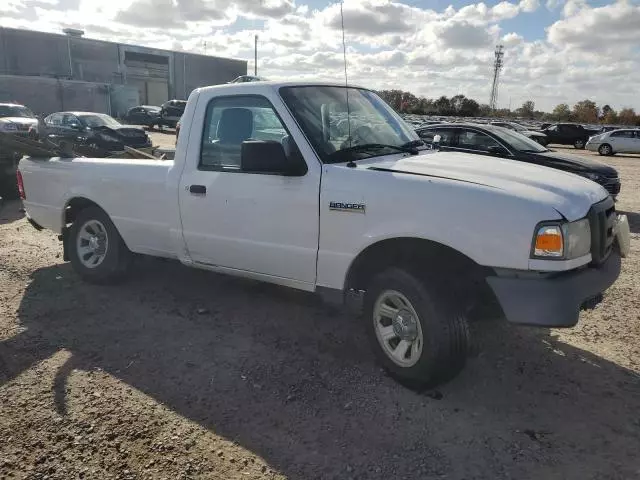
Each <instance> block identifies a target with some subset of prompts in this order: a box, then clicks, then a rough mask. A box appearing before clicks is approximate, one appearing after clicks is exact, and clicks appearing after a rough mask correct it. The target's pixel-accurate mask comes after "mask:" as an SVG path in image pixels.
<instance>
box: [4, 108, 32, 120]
mask: <svg viewBox="0 0 640 480" xmlns="http://www.w3.org/2000/svg"><path fill="white" fill-rule="evenodd" d="M2 117H23V118H35V115H34V114H33V112H32V111H31V110H29V109H28V108H27V107H23V106H21V105H0V118H2Z"/></svg>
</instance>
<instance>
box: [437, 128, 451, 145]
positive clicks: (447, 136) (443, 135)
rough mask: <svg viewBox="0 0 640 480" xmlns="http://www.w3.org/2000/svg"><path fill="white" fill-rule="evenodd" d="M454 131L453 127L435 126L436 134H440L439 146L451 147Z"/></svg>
mask: <svg viewBox="0 0 640 480" xmlns="http://www.w3.org/2000/svg"><path fill="white" fill-rule="evenodd" d="M455 134H456V131H455V130H454V129H453V128H437V129H436V135H440V146H442V147H451V146H453V137H454V136H455Z"/></svg>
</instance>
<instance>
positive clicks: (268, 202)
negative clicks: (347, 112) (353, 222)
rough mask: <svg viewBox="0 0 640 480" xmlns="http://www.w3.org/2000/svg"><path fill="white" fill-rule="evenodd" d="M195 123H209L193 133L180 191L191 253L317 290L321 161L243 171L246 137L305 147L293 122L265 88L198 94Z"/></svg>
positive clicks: (292, 150)
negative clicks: (288, 172) (289, 172)
mask: <svg viewBox="0 0 640 480" xmlns="http://www.w3.org/2000/svg"><path fill="white" fill-rule="evenodd" d="M193 124H194V125H202V124H204V131H199V132H196V131H194V132H191V134H190V139H191V140H193V139H195V142H194V143H196V145H193V144H191V143H190V144H189V149H188V153H187V155H188V156H187V160H186V161H187V165H186V166H185V171H184V173H183V175H182V178H181V180H180V191H179V199H180V214H181V219H182V229H183V237H184V240H185V242H186V247H187V249H188V252H189V256H190V257H191V259H192V260H193V261H194V262H196V263H197V264H201V265H204V266H209V267H214V268H216V269H222V270H224V269H230V270H233V271H235V272H247V273H251V274H252V275H251V276H256V277H259V278H262V279H265V280H270V281H273V282H275V283H282V284H287V285H290V286H296V287H298V288H303V289H307V290H312V289H313V288H314V283H315V278H316V257H317V252H318V230H319V189H320V173H321V169H320V165H319V164H310V165H309V164H308V165H307V172H306V174H304V175H302V176H288V177H287V176H282V175H278V174H269V173H268V172H267V173H260V174H258V173H245V172H243V171H242V157H241V151H242V143H243V142H244V141H245V140H249V139H254V140H265V141H280V142H281V143H282V144H283V145H284V146H285V151H286V152H287V151H288V153H289V154H290V155H300V154H299V151H298V149H297V147H296V146H295V142H294V141H293V138H292V136H291V134H290V133H289V132H290V130H289V127H288V126H286V125H285V124H284V122H283V121H282V119H281V118H280V117H279V116H278V114H277V112H276V110H275V109H274V108H273V106H272V104H271V102H270V101H269V100H268V99H267V98H266V97H263V96H257V95H234V96H228V97H214V98H212V99H210V100H209V101H208V102H207V100H206V99H200V100H199V102H198V106H197V107H196V113H195V117H194V119H193ZM200 139H202V140H201V141H200ZM299 158H300V159H301V160H300V161H304V159H302V156H301V155H300V157H299ZM267 277H268V278H267Z"/></svg>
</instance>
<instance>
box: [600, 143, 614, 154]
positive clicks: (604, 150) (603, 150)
mask: <svg viewBox="0 0 640 480" xmlns="http://www.w3.org/2000/svg"><path fill="white" fill-rule="evenodd" d="M598 153H599V154H600V155H603V156H605V157H608V156H610V155H613V148H611V145H609V144H608V143H603V144H602V145H600V146H599V147H598Z"/></svg>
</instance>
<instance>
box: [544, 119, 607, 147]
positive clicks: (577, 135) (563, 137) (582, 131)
mask: <svg viewBox="0 0 640 480" xmlns="http://www.w3.org/2000/svg"><path fill="white" fill-rule="evenodd" d="M542 133H544V134H545V135H546V136H547V139H548V144H551V143H555V144H558V145H573V146H574V147H575V148H578V149H582V148H584V146H585V145H586V144H587V140H589V137H590V136H591V135H593V134H594V133H596V132H595V130H589V129H586V128H584V127H583V126H582V125H576V124H574V123H554V124H553V125H550V126H548V127H547V128H545V129H544V130H542Z"/></svg>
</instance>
